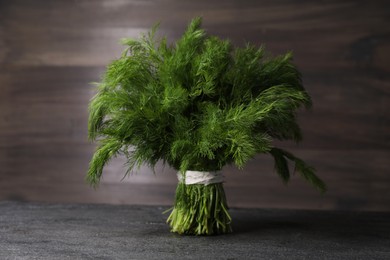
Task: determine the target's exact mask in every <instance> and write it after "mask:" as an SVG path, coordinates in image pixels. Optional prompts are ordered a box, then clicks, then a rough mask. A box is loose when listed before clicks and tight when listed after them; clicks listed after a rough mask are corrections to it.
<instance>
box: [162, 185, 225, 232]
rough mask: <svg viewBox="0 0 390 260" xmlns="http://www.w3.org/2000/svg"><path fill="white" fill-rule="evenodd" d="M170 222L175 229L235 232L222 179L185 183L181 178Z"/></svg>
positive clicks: (172, 228)
mask: <svg viewBox="0 0 390 260" xmlns="http://www.w3.org/2000/svg"><path fill="white" fill-rule="evenodd" d="M167 222H168V223H169V224H170V226H171V230H172V232H177V233H179V234H187V235H217V234H224V233H230V232H232V228H231V217H230V215H229V212H228V206H227V202H226V196H225V191H224V189H223V184H222V183H215V184H209V185H203V184H192V185H186V184H184V183H183V182H179V184H178V185H177V189H176V197H175V205H174V208H173V210H172V212H171V214H170V215H169V217H168V220H167Z"/></svg>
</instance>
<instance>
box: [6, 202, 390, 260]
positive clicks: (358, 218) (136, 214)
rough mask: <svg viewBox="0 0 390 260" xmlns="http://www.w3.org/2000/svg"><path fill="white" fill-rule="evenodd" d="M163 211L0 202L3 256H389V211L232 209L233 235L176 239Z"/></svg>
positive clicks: (17, 257)
mask: <svg viewBox="0 0 390 260" xmlns="http://www.w3.org/2000/svg"><path fill="white" fill-rule="evenodd" d="M166 209H167V207H158V206H155V207H153V206H123V205H120V206H117V205H97V204H47V203H31V202H11V201H3V202H0V259H390V213H389V212H387V213H379V212H376V213H375V212H338V211H305V210H277V209H231V210H230V213H231V215H232V217H233V221H234V223H233V228H234V233H232V234H228V235H220V236H210V237H205V236H198V237H193V236H179V235H177V234H174V233H170V232H169V227H168V226H167V224H166V223H165V219H166V217H167V215H164V214H162V212H163V211H165V210H166Z"/></svg>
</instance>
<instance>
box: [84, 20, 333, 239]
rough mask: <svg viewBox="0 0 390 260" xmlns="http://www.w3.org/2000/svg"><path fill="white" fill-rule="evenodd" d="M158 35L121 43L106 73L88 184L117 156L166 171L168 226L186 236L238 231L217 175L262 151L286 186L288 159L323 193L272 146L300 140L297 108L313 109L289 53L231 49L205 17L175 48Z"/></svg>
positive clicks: (95, 115) (92, 133) (93, 126)
mask: <svg viewBox="0 0 390 260" xmlns="http://www.w3.org/2000/svg"><path fill="white" fill-rule="evenodd" d="M156 28H157V27H154V28H153V29H152V30H151V31H150V32H149V33H148V34H146V35H143V36H142V37H141V38H140V39H124V40H123V44H124V45H125V46H126V49H125V51H124V52H123V54H122V56H121V57H120V58H119V59H117V60H115V61H113V62H112V63H111V64H110V65H109V66H108V67H107V71H106V72H105V75H104V77H103V78H102V81H101V82H100V83H98V90H97V94H96V96H95V97H94V98H93V99H92V100H91V102H90V106H89V112H90V114H89V126H88V127H89V138H90V139H91V140H97V141H98V142H99V146H98V147H97V149H96V151H95V153H94V155H93V158H92V160H91V162H90V165H89V170H88V174H87V180H88V181H89V182H90V183H91V184H92V185H97V184H98V183H99V181H100V178H101V176H102V172H103V167H104V165H105V164H106V163H107V162H108V161H109V159H110V158H112V157H114V156H116V155H119V154H123V155H124V156H126V158H127V167H128V172H129V171H131V170H133V169H134V168H136V167H139V166H141V165H143V164H147V165H149V166H151V167H152V168H153V167H154V166H155V165H156V163H157V162H158V161H163V162H164V163H167V164H169V165H170V166H171V167H172V168H174V169H176V170H177V171H178V177H179V183H178V186H177V190H176V198H175V203H174V207H173V209H172V211H171V214H170V216H169V217H168V222H169V224H170V226H171V230H172V231H173V232H177V233H179V234H190V235H212V234H222V233H229V232H231V231H232V229H231V217H230V216H229V213H228V206H227V202H226V197H225V192H224V189H223V185H222V178H221V174H220V171H221V169H222V168H223V167H224V166H225V165H229V164H234V165H236V166H237V167H238V168H242V167H243V166H244V165H245V164H246V163H247V162H248V161H249V160H250V159H252V158H253V157H254V156H255V155H256V154H257V153H268V154H270V155H271V156H272V157H273V158H274V160H275V169H276V172H277V173H278V174H279V175H280V177H281V178H282V180H283V181H284V182H286V183H287V182H288V181H289V178H290V172H289V165H288V163H289V161H290V162H291V163H293V164H295V171H296V172H298V173H300V174H301V176H302V177H303V178H305V179H306V180H307V181H309V182H310V183H311V184H313V185H314V186H315V187H316V188H318V189H319V190H320V191H325V184H324V183H323V182H322V181H321V180H320V179H319V178H318V177H317V176H316V175H315V174H314V169H313V168H312V167H310V166H308V165H307V164H306V163H305V162H304V161H303V160H301V159H299V158H297V157H296V156H294V155H293V154H291V153H289V152H287V151H285V150H283V149H280V148H277V147H274V146H273V144H272V141H273V139H279V140H289V139H292V140H295V141H299V140H301V137H302V134H301V131H300V128H299V126H298V124H297V120H296V111H297V110H298V109H299V108H300V107H301V106H304V107H306V108H308V107H310V105H311V100H310V97H309V95H308V94H307V92H306V91H305V89H304V87H303V86H302V82H301V77H300V73H299V71H298V70H297V68H296V67H295V66H294V65H293V63H292V55H291V53H287V54H286V55H282V56H279V57H271V56H270V55H265V52H264V48H262V47H260V48H257V47H255V46H252V45H247V46H245V47H243V48H235V47H233V46H232V44H231V43H230V42H229V41H228V40H221V39H220V38H218V37H215V36H211V35H207V34H206V33H205V31H204V30H202V29H201V19H200V18H195V19H193V20H192V21H191V23H190V24H189V26H188V28H187V29H186V31H185V33H184V34H183V36H182V37H181V38H180V39H179V40H178V41H177V42H176V43H175V44H167V40H166V38H165V37H163V38H159V39H156V37H155V33H156ZM128 172H127V173H128ZM127 173H126V174H127Z"/></svg>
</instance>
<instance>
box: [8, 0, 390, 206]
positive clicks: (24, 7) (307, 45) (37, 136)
mask: <svg viewBox="0 0 390 260" xmlns="http://www.w3.org/2000/svg"><path fill="white" fill-rule="evenodd" d="M199 15H201V16H203V18H204V27H205V28H206V29H207V31H208V32H210V33H211V34H216V35H219V36H220V37H223V38H230V39H231V41H232V42H233V43H234V44H236V45H243V44H245V42H247V41H250V42H254V43H256V44H264V45H265V46H266V47H267V49H268V50H269V51H270V52H272V53H274V54H282V53H284V52H286V51H289V50H293V51H294V55H295V62H296V64H297V65H298V67H299V68H300V70H301V71H302V74H303V80H304V83H305V86H306V88H307V90H308V92H309V93H310V94H311V96H312V98H313V102H314V108H313V109H312V111H302V112H301V113H300V115H299V116H300V117H299V120H300V123H301V125H302V128H303V132H304V136H305V139H304V141H303V142H302V143H301V144H300V145H298V146H297V145H295V144H293V143H282V144H280V145H282V146H283V147H285V148H287V149H290V150H291V151H293V152H295V153H296V154H298V155H300V156H301V157H302V158H305V159H306V160H307V161H308V162H309V163H310V164H312V165H314V166H315V167H316V169H317V171H318V174H319V175H320V176H321V177H322V178H323V179H324V180H325V181H326V182H327V184H328V186H329V191H328V192H327V193H326V194H325V195H323V196H321V195H319V194H318V193H317V192H316V191H315V190H314V189H312V188H311V187H309V185H307V184H306V183H304V182H303V181H302V180H301V179H300V178H299V176H294V177H293V179H292V181H291V183H290V184H289V185H288V186H284V185H283V184H281V181H280V180H279V179H278V177H277V176H276V174H275V173H274V172H273V165H272V161H271V160H270V158H269V157H267V156H263V155H259V156H256V158H254V160H253V161H251V162H250V163H249V164H248V165H247V167H245V169H244V170H243V171H238V170H237V169H234V168H229V167H227V168H226V169H224V173H225V174H226V185H225V186H226V191H227V196H228V200H229V202H230V205H231V206H234V207H280V208H308V209H346V210H384V211H390V175H389V172H390V163H389V161H390V152H389V149H390V112H389V111H390V102H389V101H390V65H389V60H390V3H389V2H388V1H326V2H321V3H317V2H314V1H292V0H283V1H270V0H269V1H254V0H253V1H233V0H227V1H174V0H167V1H157V0H148V1H135V0H134V1H125V0H98V1H87V0H78V1H67V0H54V1H43V0H36V1H32V0H23V1H22V0H0V200H5V199H16V200H35V201H52V202H94V203H102V202H103V203H114V204H164V205H168V204H171V203H172V201H173V195H174V192H175V185H176V180H175V174H174V172H173V171H172V170H171V169H169V168H167V167H165V168H163V167H162V166H158V167H157V174H156V175H153V174H152V172H151V170H150V169H147V168H141V170H140V171H139V172H138V173H137V174H135V175H133V176H131V177H130V178H127V179H125V180H124V181H122V182H120V180H121V178H122V173H123V172H124V168H123V167H122V163H123V160H122V159H121V158H118V159H115V160H113V161H112V163H110V165H108V167H107V168H106V170H105V176H104V179H103V181H102V184H101V186H100V187H99V189H98V190H96V191H95V190H93V189H92V188H89V187H88V185H87V184H86V183H85V182H84V175H85V172H86V170H87V167H88V162H89V159H90V158H91V156H92V153H93V150H94V145H93V144H91V143H89V142H88V141H87V106H88V101H89V99H90V98H91V97H92V96H93V94H94V91H93V87H92V86H91V85H89V83H90V82H93V81H98V80H99V78H100V75H101V73H102V72H103V71H104V67H105V65H107V64H108V63H109V62H110V60H112V59H114V58H115V57H118V56H119V55H120V52H121V50H122V47H121V46H120V45H119V44H118V41H119V39H120V38H123V37H137V36H138V35H139V34H140V33H142V32H146V31H147V30H148V28H150V27H151V26H152V25H153V24H154V23H155V22H157V21H160V22H161V25H160V27H161V30H160V33H161V34H166V35H167V36H168V37H169V39H170V40H171V41H174V40H175V39H177V38H178V37H179V36H180V35H181V33H182V32H183V30H184V28H185V26H186V24H187V23H188V21H189V20H190V19H191V18H192V17H194V16H199ZM278 144H279V143H278Z"/></svg>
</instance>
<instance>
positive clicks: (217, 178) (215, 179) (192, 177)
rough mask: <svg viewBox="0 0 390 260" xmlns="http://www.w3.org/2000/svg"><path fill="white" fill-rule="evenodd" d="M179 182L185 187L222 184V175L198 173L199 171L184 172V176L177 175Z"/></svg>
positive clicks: (218, 173) (219, 173) (179, 173)
mask: <svg viewBox="0 0 390 260" xmlns="http://www.w3.org/2000/svg"><path fill="white" fill-rule="evenodd" d="M177 178H178V179H179V182H183V179H184V184H186V185H191V184H203V185H209V184H213V183H221V182H223V175H222V173H221V172H200V171H186V172H185V173H184V176H183V174H182V173H181V172H178V173H177Z"/></svg>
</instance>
